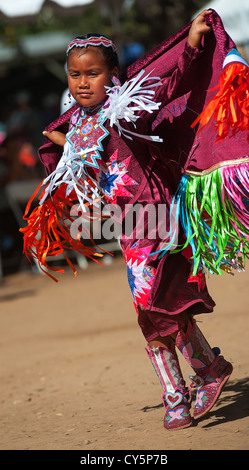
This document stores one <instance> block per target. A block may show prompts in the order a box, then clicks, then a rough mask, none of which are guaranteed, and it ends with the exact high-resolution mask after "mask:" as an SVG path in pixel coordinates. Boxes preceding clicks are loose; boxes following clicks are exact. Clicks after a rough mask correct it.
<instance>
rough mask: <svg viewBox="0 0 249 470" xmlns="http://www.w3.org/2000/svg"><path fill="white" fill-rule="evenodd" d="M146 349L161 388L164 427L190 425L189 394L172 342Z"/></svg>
mask: <svg viewBox="0 0 249 470" xmlns="http://www.w3.org/2000/svg"><path fill="white" fill-rule="evenodd" d="M146 351H147V354H148V356H149V358H150V361H151V363H152V365H153V367H154V369H155V371H156V374H157V376H158V378H159V380H160V383H161V385H162V388H163V394H162V400H163V404H164V407H165V410H166V414H165V417H164V427H165V428H166V429H168V430H175V429H182V428H186V427H188V426H190V425H191V423H192V419H191V416H190V413H189V409H190V406H191V405H190V397H191V394H190V392H189V389H188V388H187V387H186V384H185V381H184V379H183V377H182V373H181V369H180V365H179V362H178V357H177V354H176V350H175V346H174V343H173V342H172V344H171V346H170V348H166V347H165V346H163V347H162V346H160V347H157V348H154V347H153V348H150V347H149V346H148V349H146Z"/></svg>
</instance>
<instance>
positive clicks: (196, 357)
mask: <svg viewBox="0 0 249 470" xmlns="http://www.w3.org/2000/svg"><path fill="white" fill-rule="evenodd" d="M175 342H176V346H177V348H178V349H179V350H180V351H181V353H182V354H183V356H184V358H185V359H186V360H187V362H188V363H189V365H190V366H191V367H192V368H193V370H194V372H195V374H196V375H195V376H191V377H192V380H193V385H194V386H195V387H196V388H197V393H196V400H195V405H194V418H199V417H201V416H204V415H205V414H206V413H207V412H208V411H209V410H211V408H212V407H213V406H214V404H215V403H216V401H217V399H218V398H219V395H220V393H221V391H222V388H223V387H224V385H225V383H226V382H227V380H228V379H229V377H230V375H231V373H232V370H233V367H232V364H230V363H229V362H227V361H226V360H225V359H224V357H223V356H221V355H219V350H218V351H215V349H214V350H213V349H212V348H211V347H210V345H209V344H208V342H207V340H206V339H205V337H204V336H203V334H202V332H201V331H200V329H199V328H198V326H197V325H196V322H195V321H194V320H193V319H191V321H189V322H188V325H187V328H186V329H185V331H183V330H180V331H179V332H178V333H177V336H176V340H175ZM217 349H218V348H217Z"/></svg>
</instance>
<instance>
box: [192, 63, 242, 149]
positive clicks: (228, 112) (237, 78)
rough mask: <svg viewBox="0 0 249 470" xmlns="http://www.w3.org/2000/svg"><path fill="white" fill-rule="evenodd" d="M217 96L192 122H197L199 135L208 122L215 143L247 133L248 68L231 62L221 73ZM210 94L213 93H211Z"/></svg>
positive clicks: (194, 123)
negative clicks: (240, 133) (213, 125)
mask: <svg viewBox="0 0 249 470" xmlns="http://www.w3.org/2000/svg"><path fill="white" fill-rule="evenodd" d="M217 88H218V89H219V91H218V93H217V94H216V95H215V96H214V97H213V98H212V99H211V100H210V101H209V103H208V104H207V106H206V107H205V109H204V110H203V111H202V113H201V114H200V115H199V116H198V118H197V119H196V120H195V121H194V122H193V124H192V126H191V127H192V128H193V127H194V126H196V124H198V123H200V125H201V126H200V127H199V129H198V133H199V132H200V131H201V130H202V129H203V127H204V126H206V125H207V124H208V122H211V121H216V122H215V129H216V132H217V136H216V141H220V140H223V139H225V138H226V137H232V136H234V135H235V134H236V133H237V132H240V131H248V130H249V69H248V67H247V66H246V65H244V64H241V63H238V62H236V63H232V64H229V65H227V66H226V67H225V69H224V70H223V72H222V74H221V76H220V81H219V86H218V87H217ZM210 91H212V90H210Z"/></svg>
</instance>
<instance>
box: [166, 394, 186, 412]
mask: <svg viewBox="0 0 249 470" xmlns="http://www.w3.org/2000/svg"><path fill="white" fill-rule="evenodd" d="M182 398H183V397H182V394H181V393H180V392H176V393H170V392H168V393H166V395H165V400H166V402H167V404H168V405H169V406H170V408H175V406H177V405H179V403H181V401H182Z"/></svg>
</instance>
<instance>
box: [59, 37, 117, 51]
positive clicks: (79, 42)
mask: <svg viewBox="0 0 249 470" xmlns="http://www.w3.org/2000/svg"><path fill="white" fill-rule="evenodd" d="M87 46H104V47H111V48H112V50H113V51H114V52H116V54H118V51H117V49H116V47H115V45H114V44H113V42H112V41H111V40H110V39H107V38H105V37H104V36H100V37H97V36H91V37H90V38H87V39H74V40H73V41H72V42H70V44H69V46H68V48H67V51H66V54H67V55H68V53H69V51H71V49H72V48H73V47H87Z"/></svg>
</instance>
